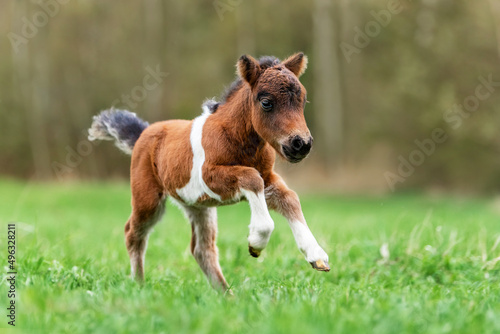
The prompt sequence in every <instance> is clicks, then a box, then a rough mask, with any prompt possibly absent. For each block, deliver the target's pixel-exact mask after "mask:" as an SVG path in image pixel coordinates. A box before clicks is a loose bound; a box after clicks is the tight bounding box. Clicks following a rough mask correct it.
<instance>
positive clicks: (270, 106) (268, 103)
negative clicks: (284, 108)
mask: <svg viewBox="0 0 500 334" xmlns="http://www.w3.org/2000/svg"><path fill="white" fill-rule="evenodd" d="M260 106H261V107H262V109H263V110H264V111H271V109H273V103H272V102H271V101H269V100H268V99H264V100H262V101H260Z"/></svg>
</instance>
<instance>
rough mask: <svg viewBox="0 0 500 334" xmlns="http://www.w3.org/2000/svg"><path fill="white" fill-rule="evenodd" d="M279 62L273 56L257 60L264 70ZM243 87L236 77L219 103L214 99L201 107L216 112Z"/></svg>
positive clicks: (206, 101) (240, 80) (239, 79)
mask: <svg viewBox="0 0 500 334" xmlns="http://www.w3.org/2000/svg"><path fill="white" fill-rule="evenodd" d="M280 62H281V61H280V60H279V59H278V58H276V57H274V56H262V57H260V58H259V65H260V67H261V69H263V70H265V69H266V68H269V67H273V66H275V65H278V64H279V63H280ZM242 85H243V80H242V79H241V78H240V77H239V76H238V77H237V78H236V79H234V81H233V82H232V83H231V84H230V85H229V86H228V87H227V88H226V89H225V91H224V93H223V94H222V95H221V97H220V99H219V101H216V100H215V99H208V100H205V102H203V105H202V107H204V108H208V110H209V111H210V113H212V114H213V113H214V112H216V111H217V108H219V106H221V105H223V104H224V103H226V102H227V101H228V100H229V99H230V98H231V97H232V96H233V95H234V94H235V93H236V92H237V91H238V90H239V89H240V88H241V86H242Z"/></svg>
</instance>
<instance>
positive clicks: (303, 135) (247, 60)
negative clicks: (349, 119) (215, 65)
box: [237, 53, 313, 162]
mask: <svg viewBox="0 0 500 334" xmlns="http://www.w3.org/2000/svg"><path fill="white" fill-rule="evenodd" d="M306 67H307V57H306V56H305V55H304V54H303V53H297V54H295V55H293V56H291V57H289V58H288V59H286V60H284V61H283V62H280V61H279V60H278V59H275V58H271V57H268V58H263V59H261V61H260V63H259V62H258V61H257V60H255V59H254V58H252V57H250V56H242V57H241V58H240V59H239V61H238V64H237V68H238V73H239V75H240V76H241V78H242V79H243V80H244V81H246V82H247V83H248V84H249V85H250V88H251V94H252V102H251V103H252V108H251V109H252V111H251V113H252V115H251V116H252V117H251V119H252V125H253V127H254V129H255V131H257V133H258V134H259V135H260V136H261V137H262V138H263V139H264V140H265V141H267V142H268V143H269V144H271V145H272V146H273V148H274V149H275V150H276V151H277V152H278V153H279V154H280V155H281V156H283V157H285V158H286V159H287V160H288V161H290V162H299V161H301V160H302V159H304V158H305V157H306V156H307V154H308V153H309V151H310V150H311V146H312V142H313V138H312V137H311V133H310V132H309V129H308V128H307V124H306V120H305V118H304V106H305V103H306V89H305V88H304V86H302V84H301V83H300V81H299V79H298V78H299V77H300V76H301V75H302V73H304V71H305V69H306Z"/></svg>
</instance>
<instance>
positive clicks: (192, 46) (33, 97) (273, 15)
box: [0, 0, 500, 193]
mask: <svg viewBox="0 0 500 334" xmlns="http://www.w3.org/2000/svg"><path fill="white" fill-rule="evenodd" d="M0 4H1V8H2V10H1V11H0V29H1V31H2V35H3V37H2V39H1V40H0V136H1V140H0V152H1V158H0V178H19V179H26V180H28V179H29V180H33V179H35V180H42V181H55V182H67V181H70V180H100V179H102V180H109V179H112V180H115V179H123V180H126V179H127V178H128V173H129V171H128V170H129V157H128V156H124V155H123V154H122V153H120V152H119V151H118V150H117V149H116V148H115V147H114V146H113V145H111V144H110V143H102V144H97V145H96V144H95V143H90V142H88V141H87V139H86V130H87V128H88V127H89V126H90V124H91V119H92V116H93V115H95V114H97V113H98V112H99V111H100V110H103V109H106V108H109V107H111V106H116V107H120V108H125V109H129V110H131V111H134V112H136V113H137V114H138V115H139V116H140V117H142V118H143V119H145V120H147V121H149V122H155V121H159V120H165V119H174V118H185V119H191V118H194V117H196V116H197V115H199V114H200V113H201V108H200V105H201V103H202V102H203V100H204V99H205V98H209V97H214V96H215V97H218V96H220V95H221V93H222V92H223V91H224V89H225V87H226V86H228V85H229V84H230V83H231V82H232V80H233V79H234V77H235V67H234V65H235V63H236V61H237V59H238V57H239V56H240V55H242V54H251V55H253V56H255V57H259V56H262V55H274V56H277V57H279V58H280V59H284V58H285V57H287V56H289V55H291V54H293V53H295V52H297V51H303V52H305V53H306V54H307V55H308V56H309V67H308V70H307V71H306V73H305V74H304V75H303V76H302V78H301V81H302V82H303V84H304V85H305V87H306V88H307V90H308V100H309V101H310V103H309V104H307V107H306V110H305V114H306V119H307V121H308V124H309V126H310V129H311V132H312V134H313V136H314V137H315V147H314V150H313V152H312V153H311V155H310V157H309V158H308V159H307V160H306V161H304V162H303V163H301V164H299V165H293V166H292V165H289V164H286V163H284V162H278V167H277V168H278V169H279V170H280V171H281V172H282V173H283V174H285V177H286V178H287V179H288V180H289V183H291V184H292V185H293V186H296V187H299V188H301V189H305V190H311V191H325V192H336V193H344V192H347V193H390V192H391V191H404V190H409V189H411V190H415V189H416V190H422V191H430V192H454V193H455V192H456V193H495V192H498V190H499V189H500V154H499V153H500V136H499V135H498V130H497V129H498V125H497V124H499V121H500V70H499V59H500V58H499V50H500V44H499V43H500V1H497V0H490V1H488V0H482V1H474V2H472V1H465V0H440V1H437V0H424V1H409V0H401V1H397V0H371V1H368V0H359V1H353V0H350V1H349V0H339V1H328V0H314V1H313V0H311V1H302V0H288V1H277V0H266V1H264V0H252V1H251V0H215V1H213V0H209V1H192V0H187V1H159V0H144V1H120V2H118V1H97V0H59V1H58V0H42V1H28V0H22V1H21V0H10V1H9V0H0Z"/></svg>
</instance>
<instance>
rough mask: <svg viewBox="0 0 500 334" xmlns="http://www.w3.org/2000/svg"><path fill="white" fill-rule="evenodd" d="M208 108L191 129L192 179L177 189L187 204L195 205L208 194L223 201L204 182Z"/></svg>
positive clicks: (194, 121)
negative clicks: (205, 134)
mask: <svg viewBox="0 0 500 334" xmlns="http://www.w3.org/2000/svg"><path fill="white" fill-rule="evenodd" d="M210 115H211V113H210V110H209V109H208V107H206V106H203V114H201V116H198V117H196V118H195V119H194V120H193V125H192V128H191V135H190V137H189V139H190V142H191V149H192V151H193V168H192V169H191V178H190V179H189V182H188V184H186V185H185V186H184V187H183V188H181V189H177V194H178V195H179V196H180V197H181V198H182V199H183V200H184V201H185V202H186V204H194V203H196V201H197V200H198V198H200V196H202V195H204V194H207V195H208V196H210V197H211V198H213V199H216V200H218V201H221V197H220V196H219V195H217V194H216V193H214V192H213V191H212V190H211V189H210V188H209V187H208V186H207V185H206V183H205V181H203V174H202V171H201V169H202V167H203V163H204V162H205V150H204V149H203V146H202V145H201V139H202V138H203V137H202V134H203V125H204V124H205V121H206V120H207V118H208V116H210Z"/></svg>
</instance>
